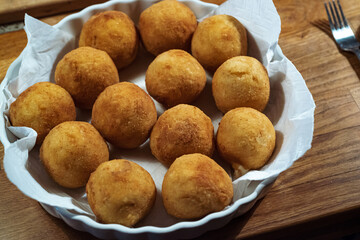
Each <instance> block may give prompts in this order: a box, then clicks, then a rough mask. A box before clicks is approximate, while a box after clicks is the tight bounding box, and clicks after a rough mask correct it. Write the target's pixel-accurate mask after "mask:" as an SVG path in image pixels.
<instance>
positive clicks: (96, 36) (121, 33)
mask: <svg viewBox="0 0 360 240" xmlns="http://www.w3.org/2000/svg"><path fill="white" fill-rule="evenodd" d="M84 46H90V47H93V48H96V49H100V50H103V51H105V52H107V53H108V54H109V55H110V57H111V58H112V60H113V61H114V63H115V65H116V67H117V68H118V69H122V68H124V67H126V66H128V65H130V64H131V63H132V62H133V61H134V59H135V57H136V54H137V51H138V47H139V36H138V33H137V31H136V28H135V25H134V22H133V21H132V20H131V19H130V18H129V16H128V15H126V14H125V13H123V12H121V11H105V12H100V13H98V14H95V15H93V16H92V17H91V18H90V19H89V20H88V21H87V22H86V23H85V24H84V26H83V28H82V30H81V34H80V39H79V47H84Z"/></svg>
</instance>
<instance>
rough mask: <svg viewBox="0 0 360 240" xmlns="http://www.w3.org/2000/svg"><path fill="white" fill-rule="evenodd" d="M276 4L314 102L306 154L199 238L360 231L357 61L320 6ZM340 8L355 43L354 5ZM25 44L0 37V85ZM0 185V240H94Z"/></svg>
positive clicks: (20, 37)
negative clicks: (238, 212)
mask: <svg viewBox="0 0 360 240" xmlns="http://www.w3.org/2000/svg"><path fill="white" fill-rule="evenodd" d="M274 3H275V5H276V7H277V10H278V12H279V14H280V17H281V20H282V33H281V35H280V40H279V44H280V46H281V48H282V50H283V52H284V54H285V55H286V56H287V57H288V58H289V59H290V60H291V61H292V62H293V63H294V65H295V66H296V67H297V69H298V70H299V71H300V73H301V74H302V75H303V77H304V79H305V81H306V84H307V86H308V87H309V89H310V91H311V93H312V95H313V97H314V100H315V103H316V110H315V129H314V139H313V142H312V148H311V149H310V150H309V151H308V152H307V153H306V154H305V156H303V157H302V158H301V159H299V160H298V161H296V162H295V164H294V165H293V166H292V167H291V168H290V169H288V170H287V171H285V172H284V173H282V174H281V175H280V176H279V178H278V179H277V180H276V182H275V183H274V185H273V186H272V188H271V190H270V192H269V193H268V194H267V195H266V196H265V197H264V198H263V199H262V200H261V201H259V202H258V203H257V204H256V205H255V207H254V208H252V209H251V211H250V212H248V213H246V214H245V215H243V216H241V217H238V218H236V219H234V220H232V221H231V222H230V223H229V224H228V225H226V226H225V227H223V228H221V229H218V230H214V231H211V232H209V233H205V234H204V235H203V236H201V237H200V238H199V239H220V238H221V239H244V238H245V239H289V238H291V239H339V238H340V237H342V236H346V235H351V234H356V233H357V232H359V231H360V82H359V81H360V80H359V79H360V78H359V77H360V62H359V61H358V60H357V58H356V57H355V56H354V55H352V54H351V53H345V52H341V51H340V50H339V49H338V48H337V46H336V44H335V42H334V40H333V38H332V35H331V32H330V29H329V26H328V22H327V17H326V13H325V11H324V5H323V1H322V0H275V1H274ZM342 6H343V10H344V12H345V15H346V16H347V18H348V20H349V22H350V23H351V25H352V28H353V30H354V31H355V32H356V34H357V36H359V35H360V1H358V0H347V1H342ZM62 17H63V15H60V16H56V17H50V18H47V19H44V21H45V22H48V23H50V24H54V23H56V22H57V21H59V20H60V19H61V18H62ZM25 45H26V36H25V33H24V32H23V31H18V32H13V33H8V34H3V35H0V49H1V51H0V79H3V77H4V76H5V73H6V70H7V68H8V67H9V65H10V63H11V62H12V61H13V60H15V58H16V57H17V56H18V55H19V54H20V52H21V51H22V49H23V48H24V46H25ZM0 150H1V149H0ZM0 186H1V190H0V191H1V193H0V239H10V240H12V239H43V238H45V239H96V238H94V237H92V236H91V235H90V234H87V233H82V232H79V231H76V230H74V229H72V228H70V227H68V226H67V225H66V224H65V223H64V222H62V221H61V220H58V219H56V218H54V217H51V216H50V215H49V214H47V213H46V212H45V211H44V210H43V209H42V208H41V207H40V205H39V204H38V203H37V202H35V201H33V200H31V199H29V198H27V197H26V196H24V195H23V194H22V193H21V192H20V191H19V190H17V189H16V187H15V186H14V185H12V184H11V183H10V182H9V181H8V180H7V178H6V176H5V173H4V171H3V170H0Z"/></svg>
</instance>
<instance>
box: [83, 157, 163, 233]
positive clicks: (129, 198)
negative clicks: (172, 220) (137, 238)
mask: <svg viewBox="0 0 360 240" xmlns="http://www.w3.org/2000/svg"><path fill="white" fill-rule="evenodd" d="M86 193H87V198H88V201H89V205H90V207H91V209H92V211H93V212H94V214H95V216H96V218H97V220H98V221H99V222H102V223H117V224H121V225H124V226H128V227H131V226H134V225H135V224H136V223H137V222H138V221H140V220H141V219H142V218H144V217H145V216H146V215H147V214H148V213H149V212H150V210H151V208H152V206H153V205H154V202H155V198H156V187H155V183H154V181H153V179H152V177H151V175H150V174H149V173H148V172H147V171H146V170H145V169H143V168H142V167H141V166H139V165H137V164H136V163H133V162H130V161H128V160H124V159H115V160H111V161H109V162H106V163H103V164H101V165H100V166H99V167H98V168H97V169H96V171H95V172H93V173H92V174H91V177H90V179H89V182H88V183H87V185H86Z"/></svg>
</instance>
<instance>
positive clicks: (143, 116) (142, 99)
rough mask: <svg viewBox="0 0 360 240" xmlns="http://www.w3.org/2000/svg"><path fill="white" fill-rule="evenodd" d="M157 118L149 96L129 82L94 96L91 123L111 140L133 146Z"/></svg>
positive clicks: (119, 144)
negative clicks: (95, 97) (96, 96)
mask: <svg viewBox="0 0 360 240" xmlns="http://www.w3.org/2000/svg"><path fill="white" fill-rule="evenodd" d="M156 119H157V112H156V108H155V104H154V102H153V100H152V99H151V97H150V96H149V95H148V94H147V93H146V92H145V91H144V90H142V89H141V88H140V87H138V86H137V85H135V84H133V83H129V82H121V83H117V84H114V85H111V86H109V87H107V88H106V89H105V90H104V91H103V92H102V93H101V94H100V95H99V97H98V98H97V99H96V101H95V104H94V106H93V109H92V120H91V123H92V124H93V125H94V126H95V128H96V129H97V130H98V131H99V132H100V133H101V135H102V136H103V137H104V138H105V139H106V140H107V141H108V142H110V143H111V144H113V145H115V146H116V147H119V148H128V149H131V148H136V147H138V146H140V145H141V144H142V143H144V142H145V141H146V140H147V139H148V137H149V135H150V131H151V129H152V127H153V126H154V124H155V122H156Z"/></svg>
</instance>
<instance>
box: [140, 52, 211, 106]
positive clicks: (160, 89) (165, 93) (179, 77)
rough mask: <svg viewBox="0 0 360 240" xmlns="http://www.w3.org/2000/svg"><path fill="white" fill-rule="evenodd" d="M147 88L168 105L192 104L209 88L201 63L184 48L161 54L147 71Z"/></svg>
mask: <svg viewBox="0 0 360 240" xmlns="http://www.w3.org/2000/svg"><path fill="white" fill-rule="evenodd" d="M145 82H146V89H147V91H148V92H149V94H150V95H151V96H152V97H153V98H155V99H156V100H157V101H158V102H160V103H162V104H164V105H165V106H168V107H172V106H175V105H177V104H180V103H191V102H192V101H194V100H195V99H196V98H197V97H198V96H199V94H200V93H201V92H202V90H203V89H204V87H205V83H206V74H205V70H204V69H203V67H202V66H201V65H200V63H199V62H198V61H197V60H196V59H195V58H194V57H192V56H191V55H190V54H189V53H187V52H185V51H183V50H178V49H176V50H169V51H166V52H164V53H162V54H160V55H158V56H157V57H156V58H155V60H154V61H153V62H152V63H151V64H150V65H149V67H148V69H147V71H146V78H145Z"/></svg>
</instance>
